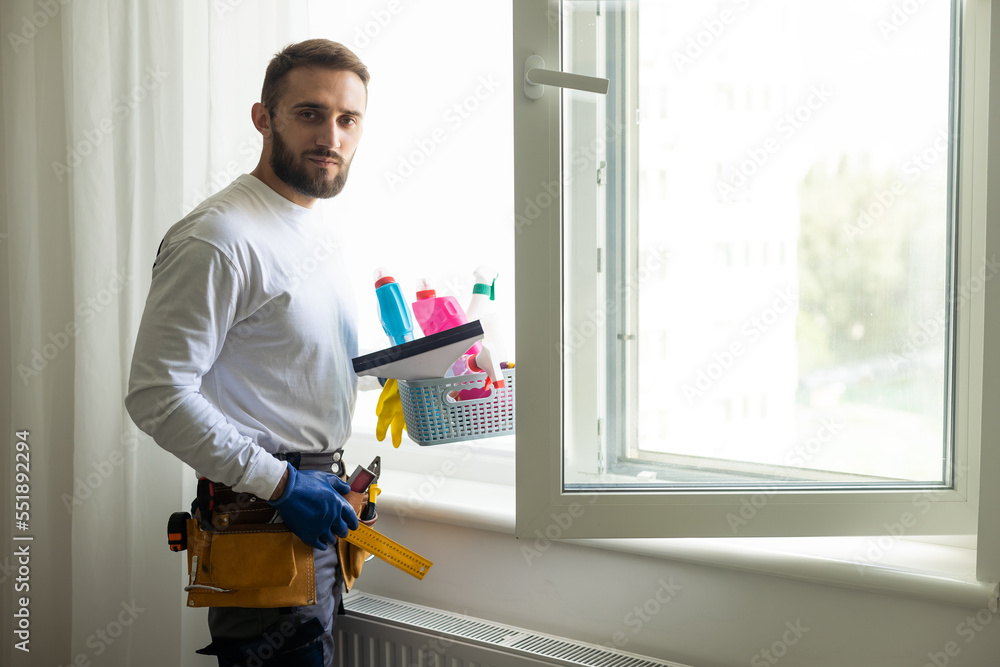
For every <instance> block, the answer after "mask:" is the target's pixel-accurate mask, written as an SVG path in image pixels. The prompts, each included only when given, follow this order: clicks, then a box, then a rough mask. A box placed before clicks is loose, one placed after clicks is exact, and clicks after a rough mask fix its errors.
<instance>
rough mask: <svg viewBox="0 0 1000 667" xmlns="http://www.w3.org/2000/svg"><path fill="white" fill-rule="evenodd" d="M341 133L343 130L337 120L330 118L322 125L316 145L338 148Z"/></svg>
mask: <svg viewBox="0 0 1000 667" xmlns="http://www.w3.org/2000/svg"><path fill="white" fill-rule="evenodd" d="M343 132H344V128H342V127H341V126H340V124H339V123H337V119H336V118H331V119H330V120H328V121H327V122H326V123H324V124H323V130H322V132H321V133H320V136H319V138H318V139H317V140H316V143H318V144H319V145H321V146H325V147H327V148H340V142H341V139H342V138H343V137H342V135H343Z"/></svg>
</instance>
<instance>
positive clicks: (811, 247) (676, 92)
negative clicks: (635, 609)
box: [514, 0, 993, 537]
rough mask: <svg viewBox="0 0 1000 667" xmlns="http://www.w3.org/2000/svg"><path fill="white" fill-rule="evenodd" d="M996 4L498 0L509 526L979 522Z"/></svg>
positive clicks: (650, 530) (633, 531)
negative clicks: (569, 86) (522, 85)
mask: <svg viewBox="0 0 1000 667" xmlns="http://www.w3.org/2000/svg"><path fill="white" fill-rule="evenodd" d="M988 9H989V5H988V3H984V2H979V1H971V0H970V1H969V2H955V3H954V4H952V3H949V2H945V1H938V2H927V3H922V4H921V5H920V8H919V9H918V10H916V11H915V12H912V13H910V14H905V13H904V14H894V13H893V10H892V7H890V6H888V5H883V4H880V3H866V2H860V1H859V2H851V3H847V4H844V3H838V4H837V5H836V6H832V5H830V4H829V3H819V2H806V3H802V2H791V1H788V2H779V3H778V4H775V3H767V4H766V5H760V6H757V5H756V4H755V3H751V2H748V1H746V0H739V1H737V0H734V1H733V2H731V3H719V4H718V6H716V7H714V8H711V7H706V6H705V5H703V4H698V3H687V2H682V1H680V0H678V1H676V2H643V1H641V0H638V1H633V2H617V3H609V2H569V1H568V0H567V1H564V2H562V3H558V4H549V5H547V4H546V3H544V2H539V3H529V2H526V3H516V4H515V21H514V25H515V28H516V32H515V48H514V68H515V72H516V71H517V69H518V67H523V63H524V60H525V59H526V58H527V57H528V56H529V55H540V56H542V58H543V59H544V61H545V62H546V63H547V66H548V67H549V68H550V69H563V70H565V71H569V72H573V73H576V74H584V75H590V76H598V77H607V78H609V79H610V80H611V89H610V91H609V93H608V95H607V96H606V97H601V96H597V95H594V94H590V93H582V92H578V91H569V90H566V91H560V90H559V89H557V88H548V89H547V90H546V92H545V93H544V94H543V96H542V97H541V98H540V99H538V100H529V99H527V98H526V97H524V96H518V95H515V142H516V146H515V170H516V171H515V202H516V203H517V206H518V207H519V208H518V211H517V213H518V217H517V223H516V229H517V234H516V241H515V243H516V252H517V269H518V299H517V327H518V332H517V333H518V342H519V346H518V357H519V358H518V362H519V363H518V367H519V380H518V381H519V397H518V422H519V423H518V442H517V448H518V460H517V473H518V520H517V524H518V526H517V531H518V534H519V535H524V536H528V535H531V534H533V531H534V530H536V529H538V528H540V527H541V528H543V529H544V528H545V527H546V526H548V525H551V524H552V523H553V522H554V521H556V522H557V523H558V522H559V521H558V520H557V519H556V518H555V517H566V516H569V517H571V518H572V521H565V520H562V523H564V524H566V525H565V527H561V532H562V535H563V536H564V537H640V536H656V537H696V536H729V537H732V536H794V535H836V534H846V535H850V534H855V535H864V534H880V533H882V532H885V531H886V530H887V528H886V526H892V525H895V524H900V525H904V527H905V529H906V531H907V533H908V534H945V533H959V534H961V533H966V534H969V533H974V532H976V519H977V516H978V493H979V484H978V480H979V468H978V454H979V435H978V434H979V427H980V419H981V417H982V414H981V406H982V405H984V404H988V403H986V398H985V395H984V393H983V391H984V390H983V389H981V387H980V385H979V379H980V378H981V373H982V364H983V359H984V354H985V355H986V358H989V352H988V349H987V348H986V347H985V346H984V340H983V332H982V320H981V319H980V318H981V316H982V309H983V307H984V303H985V302H984V294H985V291H986V287H987V286H988V285H989V284H990V283H989V282H988V281H989V279H990V278H991V277H992V275H993V274H992V271H993V269H991V268H990V267H991V266H993V265H992V264H991V262H992V259H991V257H989V256H988V255H987V254H986V253H985V252H984V246H983V239H984V234H985V225H986V221H985V216H984V215H983V211H984V208H983V207H984V202H985V198H984V195H983V191H982V190H979V189H976V188H974V187H973V184H974V183H975V182H976V180H977V178H979V177H978V176H977V174H978V173H980V172H978V171H977V170H976V169H975V168H974V167H975V165H976V164H977V162H976V160H980V161H981V160H982V154H981V152H976V151H974V150H973V147H974V146H976V145H977V142H976V138H977V137H978V138H979V142H978V145H980V146H981V145H982V144H983V142H982V137H983V136H985V128H986V125H985V120H986V119H985V117H984V115H983V107H982V106H977V104H978V102H977V100H982V99H984V98H985V95H984V93H983V92H982V91H984V90H986V89H987V87H988V83H989V82H988V81H987V80H986V79H985V78H984V77H983V76H982V69H983V67H976V66H975V64H976V63H980V62H985V60H988V57H989V49H988V43H989V39H988V38H989V31H988V29H987V27H986V26H988V20H984V17H985V18H986V19H988ZM845 45H850V46H849V47H848V46H845ZM925 58H926V59H927V60H924V59H925ZM976 91H979V92H980V94H979V95H978V96H977V95H976V94H975V93H976ZM666 98H669V99H670V100H671V104H670V106H669V107H668V108H666V111H662V108H663V106H664V105H661V104H660V100H663V99H666ZM644 107H645V108H650V109H653V110H655V112H654V111H651V112H650V113H644V112H643V108H644ZM979 164H980V165H982V164H985V163H984V162H980V163H979ZM663 174H669V176H670V177H669V179H664V178H662V175H663ZM980 185H981V183H980ZM554 192H556V193H558V194H559V195H560V196H559V197H553V193H554ZM664 193H665V194H664ZM543 195H544V196H543ZM543 200H544V201H546V202H550V203H548V205H547V206H545V207H539V206H538V204H539V203H540V202H541V201H543ZM527 203H534V204H535V207H534V208H532V209H530V210H529V207H528V206H527V205H526V204H527ZM529 213H531V214H533V215H531V214H529ZM987 260H989V261H987ZM904 355H905V356H904ZM987 389H988V387H987ZM686 390H687V391H686ZM560 525H561V524H560Z"/></svg>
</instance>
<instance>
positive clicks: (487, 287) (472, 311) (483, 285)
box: [465, 264, 498, 338]
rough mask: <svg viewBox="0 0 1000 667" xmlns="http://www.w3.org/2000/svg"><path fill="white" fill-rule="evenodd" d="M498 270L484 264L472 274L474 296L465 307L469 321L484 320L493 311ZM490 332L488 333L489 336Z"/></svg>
mask: <svg viewBox="0 0 1000 667" xmlns="http://www.w3.org/2000/svg"><path fill="white" fill-rule="evenodd" d="M497 275H498V274H497V272H496V271H495V270H494V269H492V268H491V267H489V266H487V265H485V264H483V265H482V266H479V267H478V268H476V270H475V272H473V274H472V276H473V279H474V280H475V284H473V286H472V298H471V299H469V307H468V308H466V309H465V315H466V317H468V318H469V321H470V322H472V321H473V320H482V319H483V318H485V317H486V316H487V315H489V314H490V313H492V312H493V300H494V298H496V289H495V288H496V282H497ZM488 337H489V334H487V338H488Z"/></svg>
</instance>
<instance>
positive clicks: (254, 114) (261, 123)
mask: <svg viewBox="0 0 1000 667" xmlns="http://www.w3.org/2000/svg"><path fill="white" fill-rule="evenodd" d="M250 120H251V121H252V122H253V125H254V127H256V128H257V131H258V132H260V133H261V135H262V136H263V137H264V140H265V141H268V140H270V138H271V127H272V125H271V114H269V113H268V112H267V107H265V106H264V105H263V104H261V103H260V102H254V104H253V106H252V107H251V108H250Z"/></svg>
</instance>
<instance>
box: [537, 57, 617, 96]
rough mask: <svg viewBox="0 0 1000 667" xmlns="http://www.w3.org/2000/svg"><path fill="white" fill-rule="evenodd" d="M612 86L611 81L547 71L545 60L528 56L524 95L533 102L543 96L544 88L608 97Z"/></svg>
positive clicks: (551, 70)
mask: <svg viewBox="0 0 1000 667" xmlns="http://www.w3.org/2000/svg"><path fill="white" fill-rule="evenodd" d="M610 85H611V81H610V80H609V79H601V78H599V77H596V76H584V75H583V74H570V73H569V72H560V71H558V70H553V69H545V60H543V59H542V57H541V56H528V59H527V60H525V61H524V94H525V95H526V96H527V97H528V99H531V100H537V99H538V98H540V97H541V96H542V93H543V92H544V91H545V88H543V87H542V86H558V87H559V88H572V89H573V90H585V91H587V92H591V93H600V94H601V95H607V94H608V86H610Z"/></svg>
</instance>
